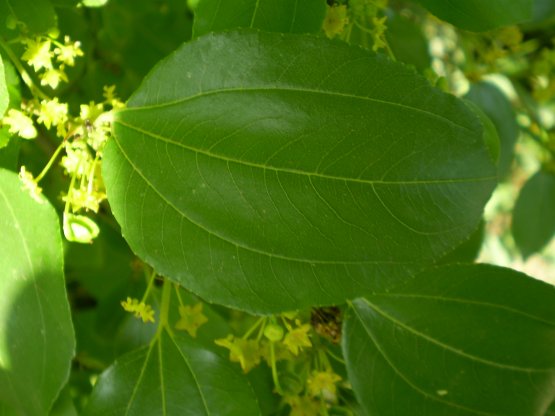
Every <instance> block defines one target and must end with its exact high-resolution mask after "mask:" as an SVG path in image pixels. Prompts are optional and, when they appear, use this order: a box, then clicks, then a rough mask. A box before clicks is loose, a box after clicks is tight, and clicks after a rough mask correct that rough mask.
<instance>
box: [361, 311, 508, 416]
mask: <svg viewBox="0 0 555 416" xmlns="http://www.w3.org/2000/svg"><path fill="white" fill-rule="evenodd" d="M351 310H352V311H353V312H354V314H355V315H356V317H357V318H358V322H359V323H360V325H361V326H362V329H363V330H364V332H366V334H367V335H368V337H369V338H370V340H371V341H372V343H373V344H374V345H375V346H376V349H377V350H378V352H379V353H380V354H381V356H382V357H383V359H384V360H385V362H386V363H387V365H389V367H390V368H391V369H392V370H393V372H394V373H395V374H396V375H397V377H399V378H400V379H401V380H402V381H403V382H404V383H406V384H407V385H408V386H409V387H410V388H411V389H413V390H414V391H415V392H417V393H418V394H420V395H421V396H424V397H425V398H427V399H430V400H432V401H435V402H439V403H441V404H444V405H446V406H449V407H453V408H455V409H459V410H464V411H466V412H470V413H474V414H476V415H481V416H504V415H500V414H496V413H489V412H483V411H481V410H478V409H473V408H470V407H466V406H463V405H460V404H458V403H455V402H451V401H448V400H445V399H443V398H440V397H436V396H434V395H432V394H429V393H428V392H426V391H425V390H422V389H421V388H420V387H418V386H417V385H415V384H414V383H413V382H412V381H411V380H410V379H408V378H407V377H406V376H405V374H403V373H402V372H401V371H400V370H399V369H398V368H397V367H396V366H395V365H394V364H393V362H392V361H391V359H390V358H389V356H388V355H387V354H386V353H385V351H384V350H383V349H382V346H381V344H380V343H378V341H377V340H376V338H374V335H373V334H372V331H371V329H370V328H368V327H367V326H366V324H365V321H364V320H363V318H362V316H361V315H360V313H359V311H358V310H357V308H356V307H354V306H352V307H351Z"/></svg>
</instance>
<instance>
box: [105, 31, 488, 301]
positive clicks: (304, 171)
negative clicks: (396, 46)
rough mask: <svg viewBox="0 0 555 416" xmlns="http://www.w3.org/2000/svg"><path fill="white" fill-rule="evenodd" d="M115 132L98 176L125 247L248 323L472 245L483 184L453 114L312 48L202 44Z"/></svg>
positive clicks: (380, 66)
mask: <svg viewBox="0 0 555 416" xmlns="http://www.w3.org/2000/svg"><path fill="white" fill-rule="evenodd" d="M347 66H348V68H349V69H348V70H346V69H345V68H346V67H347ZM344 71H345V72H344ZM384 74H386V75H384ZM115 118H116V120H115V124H114V133H115V136H116V137H115V139H114V140H112V141H111V142H110V143H109V144H108V146H107V148H106V151H105V155H104V162H103V172H104V179H105V183H106V186H107V192H108V199H109V201H110V204H111V207H112V209H113V212H114V215H115V217H116V219H117V220H118V221H119V222H120V224H121V225H122V231H123V235H124V237H125V238H126V239H127V241H128V242H129V244H130V246H131V248H132V249H133V250H134V251H135V252H136V253H137V254H138V255H139V256H140V257H141V258H142V259H143V260H145V261H146V262H147V263H149V264H151V265H152V266H153V267H154V268H155V269H156V270H157V271H159V272H160V273H161V274H162V275H164V276H168V277H170V278H171V279H173V280H175V281H177V282H179V283H181V284H183V285H184V286H185V287H186V288H188V289H190V290H192V291H193V292H195V293H197V294H199V295H200V296H201V297H203V298H204V299H207V300H210V301H214V302H217V303H221V304H224V305H233V306H235V307H237V308H240V309H246V310H251V311H257V312H271V311H288V310H294V309H298V308H301V307H305V306H309V305H326V304H337V303H342V302H343V301H344V300H345V299H347V298H354V297H357V296H360V295H361V294H364V293H369V292H372V291H373V290H376V289H379V288H384V287H388V286H390V285H392V284H395V283H397V282H398V281H399V280H402V279H406V278H407V275H410V274H411V273H413V272H415V271H417V270H420V269H422V268H423V267H425V266H426V265H429V264H431V263H432V262H434V261H435V260H437V259H438V258H440V257H441V256H442V255H443V254H445V253H446V252H448V251H450V250H452V249H454V248H455V246H457V245H458V244H459V243H460V242H462V241H463V240H464V239H465V238H466V237H468V236H469V235H470V234H471V233H472V232H473V231H474V230H475V228H476V226H477V224H478V222H479V220H480V217H481V213H482V209H483V206H484V204H485V202H486V200H487V199H488V197H489V195H490V192H491V190H492V188H493V186H494V184H495V181H496V177H495V167H494V165H493V163H492V160H491V157H490V155H489V153H488V150H487V148H486V146H485V144H484V142H485V137H484V130H483V128H482V125H481V122H480V121H479V119H478V118H477V117H476V116H475V115H474V113H473V112H472V111H471V110H469V108H468V107H467V106H466V105H465V104H464V103H463V102H461V101H459V100H457V99H456V98H455V97H453V96H451V95H447V94H444V93H442V92H441V91H439V90H436V89H434V88H432V87H431V86H430V85H429V84H428V82H427V81H426V80H425V79H424V78H422V77H420V76H418V75H417V74H416V73H414V72H413V71H411V70H409V69H407V68H406V67H404V66H403V65H400V64H397V63H394V62H391V61H389V60H387V59H386V58H383V57H380V56H376V55H373V54H371V53H369V52H367V51H364V50H362V49H360V48H356V47H349V46H348V45H345V44H342V43H338V42H332V41H328V40H326V39H323V38H316V37H312V36H302V35H282V34H273V33H265V32H251V31H240V32H230V33H226V34H215V35H208V36H206V37H202V38H199V39H198V40H197V41H195V42H192V43H189V44H186V45H184V46H183V47H182V48H181V49H179V50H178V51H177V52H176V53H175V54H173V55H171V56H170V57H169V58H168V59H166V60H165V61H163V62H162V63H161V64H160V65H159V66H158V67H157V68H156V69H155V70H154V71H153V73H151V75H150V76H149V77H148V78H147V79H146V80H145V82H144V83H143V85H142V86H141V88H140V89H139V90H138V91H137V92H136V93H135V94H134V96H133V97H132V98H131V99H130V101H129V102H128V108H127V109H125V110H122V111H120V112H118V113H117V114H116V115H115Z"/></svg>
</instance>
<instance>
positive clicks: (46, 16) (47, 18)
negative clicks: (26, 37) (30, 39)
mask: <svg viewBox="0 0 555 416" xmlns="http://www.w3.org/2000/svg"><path fill="white" fill-rule="evenodd" d="M0 12H3V13H5V16H8V15H9V14H11V15H13V16H14V17H15V18H16V19H17V20H19V21H20V22H23V23H25V25H26V26H27V28H28V29H29V31H31V32H34V33H44V32H47V31H48V30H50V29H52V28H54V27H56V12H55V11H54V6H52V4H51V3H50V1H49V0H0Z"/></svg>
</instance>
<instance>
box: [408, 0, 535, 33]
mask: <svg viewBox="0 0 555 416" xmlns="http://www.w3.org/2000/svg"><path fill="white" fill-rule="evenodd" d="M418 1H419V2H420V3H421V4H422V5H423V6H424V7H426V8H427V9H428V10H429V11H430V12H431V13H433V14H434V15H436V16H437V17H439V18H440V19H442V20H445V21H447V22H449V23H452V24H453V25H455V26H458V27H460V28H461V29H466V30H472V31H475V32H482V31H486V30H491V29H495V28H498V27H501V26H508V25H514V24H516V23H523V22H526V21H527V20H530V19H531V18H532V10H533V5H534V0H510V1H507V0H487V1H484V0H418Z"/></svg>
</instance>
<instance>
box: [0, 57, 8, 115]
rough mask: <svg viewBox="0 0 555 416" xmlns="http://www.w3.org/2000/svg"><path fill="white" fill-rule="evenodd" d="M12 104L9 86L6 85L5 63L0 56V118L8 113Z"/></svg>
mask: <svg viewBox="0 0 555 416" xmlns="http://www.w3.org/2000/svg"><path fill="white" fill-rule="evenodd" d="M9 103H10V95H9V93H8V86H7V84H6V73H5V71H4V63H3V62H2V56H1V55H0V118H2V116H3V115H4V113H5V112H6V109H7V108H8V104H9Z"/></svg>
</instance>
